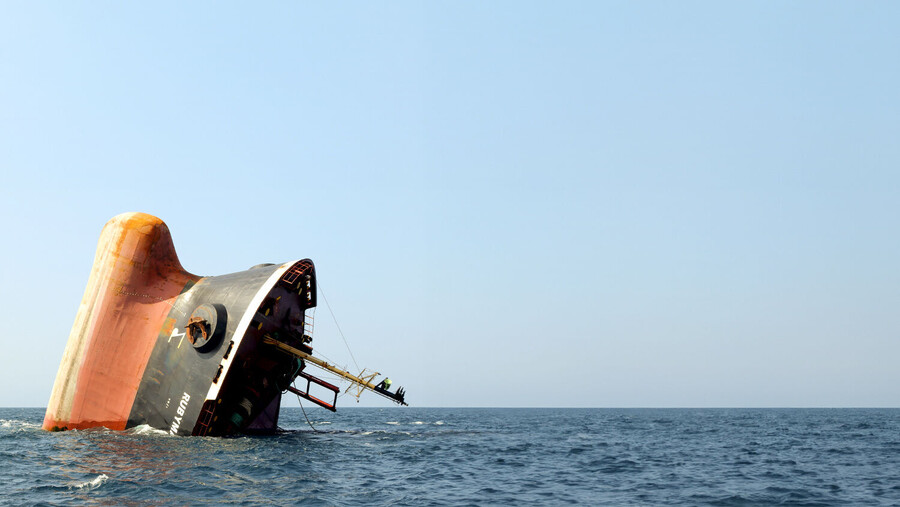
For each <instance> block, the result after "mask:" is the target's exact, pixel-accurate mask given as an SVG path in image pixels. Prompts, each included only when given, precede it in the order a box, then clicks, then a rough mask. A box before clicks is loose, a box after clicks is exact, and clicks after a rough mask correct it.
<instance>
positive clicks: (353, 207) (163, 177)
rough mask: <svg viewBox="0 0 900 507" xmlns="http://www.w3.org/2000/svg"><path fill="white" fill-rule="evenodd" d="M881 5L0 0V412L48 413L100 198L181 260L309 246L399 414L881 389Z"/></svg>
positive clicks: (892, 114)
mask: <svg viewBox="0 0 900 507" xmlns="http://www.w3.org/2000/svg"><path fill="white" fill-rule="evenodd" d="M898 26H900V5H898V4H896V3H886V2H881V3H877V2H841V3H833V2H788V3H785V2H752V3H738V2H725V3H723V2H700V3H691V2H678V3H674V2H584V3H578V2H563V3H558V2H544V3H531V2H487V3H484V2H442V3H420V2H410V3H399V2H392V3H374V4H373V3H371V2H360V3H349V4H341V5H340V6H332V5H330V4H329V5H324V4H319V3H311V2H310V3H300V2H283V3H268V4H267V5H263V6H260V5H247V4H243V3H234V2H196V3H192V4H191V5H184V4H183V3H180V2H178V3H158V2H154V3H146V2H145V3H140V2H125V3H123V2H90V3H81V4H78V5H71V4H70V3H69V2H58V3H46V2H4V3H2V4H0V174H2V180H0V213H2V218H3V224H4V229H3V235H2V249H0V282H2V293H0V308H2V316H3V318H4V319H5V322H6V326H5V331H4V332H3V333H2V337H0V345H2V352H0V406H44V405H45V404H46V402H47V399H48V398H49V394H50V389H51V386H52V383H53V380H54V377H55V375H56V370H57V368H58V366H59V361H60V358H61V357H62V353H63V349H64V348H65V344H66V340H67V338H68V334H69V330H70V327H71V325H72V322H73V320H74V317H75V313H76V311H77V308H78V304H79V301H80V299H81V296H82V293H83V290H84V286H85V284H86V282H87V278H88V274H89V271H90V267H91V262H92V260H93V255H94V250H95V247H96V242H97V239H98V236H99V233H100V229H101V228H102V226H103V224H104V223H105V222H106V220H108V219H109V218H111V217H112V216H114V215H116V214H118V213H122V212H125V211H143V212H147V213H151V214H154V215H157V216H159V217H160V218H162V219H163V220H165V221H166V222H167V223H168V225H169V227H170V229H171V231H172V234H173V236H174V241H175V246H176V249H177V250H178V252H179V255H180V257H181V261H182V264H183V265H184V266H185V268H186V269H188V270H189V271H191V272H193V273H196V274H200V275H218V274H224V273H228V272H233V271H239V270H243V269H246V268H248V267H250V266H252V265H254V264H258V263H260V262H284V261H287V260H292V259H297V258H302V257H310V258H312V259H313V260H314V261H315V262H316V264H317V268H318V274H319V277H320V283H321V287H322V288H323V289H324V291H325V294H326V296H327V298H328V300H329V301H330V302H331V305H332V307H333V308H334V310H335V312H336V315H337V318H338V321H339V322H340V325H341V327H342V328H343V330H344V333H345V335H346V336H347V339H348V340H349V342H350V344H351V347H352V348H353V352H354V355H355V356H356V358H357V359H358V360H359V362H360V365H361V366H368V367H371V368H376V369H378V370H380V371H382V372H384V373H387V374H389V375H390V376H391V377H392V378H393V379H394V381H395V382H396V383H398V384H401V385H404V386H406V387H407V389H408V393H409V395H408V396H409V400H410V401H411V402H412V403H413V404H416V405H419V406H895V407H896V406H900V387H898V386H900V368H898V366H897V365H898V358H900V320H898V319H900V311H898V309H900V267H898V260H900V239H898V225H900V199H898V198H900V142H898V139H900V93H898V90H900V56H898V49H900V30H898V29H897V27H898ZM317 317H318V318H317V323H318V326H317V330H316V331H317V335H316V341H315V343H314V344H315V345H316V346H317V350H318V351H321V352H323V353H325V354H326V355H328V356H329V357H331V358H333V359H335V360H338V361H343V362H349V357H348V354H347V353H346V350H345V349H344V346H343V343H342V342H341V340H340V337H339V335H338V334H337V331H336V329H335V328H334V326H333V324H332V323H330V322H329V321H330V316H329V314H328V313H327V308H325V307H324V305H322V306H321V307H320V309H319V311H318V312H317ZM345 400H347V399H346V398H345ZM347 402H348V401H344V403H345V404H346V403H347ZM364 403H368V404H372V403H378V402H377V400H372V399H371V397H370V398H368V399H364Z"/></svg>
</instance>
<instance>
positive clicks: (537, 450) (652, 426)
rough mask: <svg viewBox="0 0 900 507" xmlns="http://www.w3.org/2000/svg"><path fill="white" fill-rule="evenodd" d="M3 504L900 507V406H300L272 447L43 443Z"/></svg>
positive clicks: (146, 432)
mask: <svg viewBox="0 0 900 507" xmlns="http://www.w3.org/2000/svg"><path fill="white" fill-rule="evenodd" d="M43 412H44V411H43V409H40V408H3V409H0V504H3V505H124V506H129V505H207V504H215V505H220V504H223V505H415V506H422V505H565V504H585V505H900V409H557V408H414V407H398V408H358V407H349V408H342V409H340V410H339V411H338V412H337V413H332V412H328V411H325V410H323V409H320V408H306V409H305V412H304V410H303V409H301V408H284V409H283V410H282V414H281V420H280V425H281V427H282V428H283V431H282V432H280V433H279V434H277V435H270V436H240V437H232V438H211V437H176V436H171V435H169V434H167V433H165V432H163V431H159V430H156V429H153V428H150V427H147V426H142V427H137V428H134V429H131V430H127V431H121V432H118V431H110V430H106V429H92V430H83V431H67V432H59V433H49V432H45V431H43V430H41V428H40V423H41V420H42V418H43Z"/></svg>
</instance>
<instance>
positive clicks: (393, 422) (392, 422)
mask: <svg viewBox="0 0 900 507" xmlns="http://www.w3.org/2000/svg"><path fill="white" fill-rule="evenodd" d="M385 424H400V423H399V422H397V421H388V422H386V423H385Z"/></svg>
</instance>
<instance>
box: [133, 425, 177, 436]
mask: <svg viewBox="0 0 900 507" xmlns="http://www.w3.org/2000/svg"><path fill="white" fill-rule="evenodd" d="M125 433H127V434H129V435H157V436H165V437H168V436H171V434H170V433H169V432H168V431H165V430H161V429H158V428H154V427H153V426H150V425H149V424H141V425H138V426H135V427H134V428H130V429H127V430H125Z"/></svg>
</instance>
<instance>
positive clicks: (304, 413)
mask: <svg viewBox="0 0 900 507" xmlns="http://www.w3.org/2000/svg"><path fill="white" fill-rule="evenodd" d="M297 403H299V404H300V410H302V411H303V417H305V418H306V424H308V425H309V427H310V428H312V430H313V431H315V432H316V433H322V432H321V431H319V430H317V429H316V427H315V426H313V425H312V423H311V422H309V416H308V415H306V409H305V408H303V402H301V401H300V395H299V394H298V395H297Z"/></svg>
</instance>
